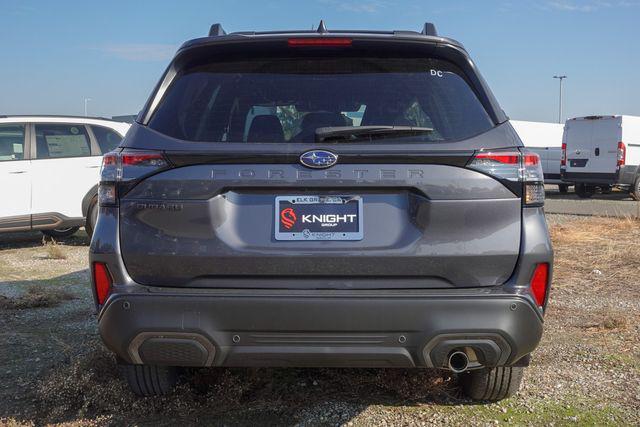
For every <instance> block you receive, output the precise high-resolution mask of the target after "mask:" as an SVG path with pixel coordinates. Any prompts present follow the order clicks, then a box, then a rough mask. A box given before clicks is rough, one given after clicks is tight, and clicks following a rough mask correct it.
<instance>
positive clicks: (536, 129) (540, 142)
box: [511, 120, 571, 192]
mask: <svg viewBox="0 0 640 427" xmlns="http://www.w3.org/2000/svg"><path fill="white" fill-rule="evenodd" d="M511 125H512V126H513V127H514V129H515V130H516V132H518V135H519V136H520V139H521V140H522V143H523V144H524V146H525V147H527V148H528V149H529V150H531V151H533V152H534V153H537V154H538V155H539V156H540V161H541V162H542V171H543V172H544V182H545V184H557V185H558V187H559V188H560V191H561V192H566V191H567V188H568V186H569V185H571V183H570V182H563V181H562V180H561V177H560V158H561V156H562V132H563V129H564V125H562V124H558V123H544V122H527V121H520V120H511Z"/></svg>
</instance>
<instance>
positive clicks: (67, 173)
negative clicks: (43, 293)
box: [0, 116, 130, 237]
mask: <svg viewBox="0 0 640 427" xmlns="http://www.w3.org/2000/svg"><path fill="white" fill-rule="evenodd" d="M129 126H130V125H129V124H128V123H122V122H115V121H112V120H108V119H100V118H85V117H65V116H0V201H1V202H0V233H2V232H9V231H25V230H40V231H42V232H43V233H45V234H47V235H51V236H54V237H65V236H69V235H71V234H73V233H75V232H76V231H77V230H78V228H79V227H81V226H85V227H86V230H87V233H88V234H89V235H91V234H92V232H93V226H94V224H95V219H96V217H97V209H96V196H97V188H98V181H99V180H100V165H101V161H102V154H103V153H106V152H108V151H111V150H113V149H114V148H115V147H117V146H118V144H119V143H120V141H121V140H122V137H123V136H124V134H125V133H126V132H127V130H128V129H129ZM85 218H86V220H85Z"/></svg>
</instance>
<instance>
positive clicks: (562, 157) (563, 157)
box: [560, 142, 567, 167]
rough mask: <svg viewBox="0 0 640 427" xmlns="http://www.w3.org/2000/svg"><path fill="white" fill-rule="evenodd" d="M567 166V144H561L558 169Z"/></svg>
mask: <svg viewBox="0 0 640 427" xmlns="http://www.w3.org/2000/svg"><path fill="white" fill-rule="evenodd" d="M566 166H567V143H566V142H563V143H562V153H561V154H560V167H566Z"/></svg>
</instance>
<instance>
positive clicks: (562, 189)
mask: <svg viewBox="0 0 640 427" xmlns="http://www.w3.org/2000/svg"><path fill="white" fill-rule="evenodd" d="M558 191H560V193H562V194H565V193H566V192H568V191H569V186H568V185H567V184H560V185H558Z"/></svg>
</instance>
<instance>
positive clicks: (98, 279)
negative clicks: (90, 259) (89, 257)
mask: <svg viewBox="0 0 640 427" xmlns="http://www.w3.org/2000/svg"><path fill="white" fill-rule="evenodd" d="M93 286H94V287H95V290H96V299H97V300H98V304H99V305H102V304H104V302H105V301H106V300H107V297H108V296H109V291H111V275H110V274H109V270H107V266H106V265H105V264H104V263H102V262H94V263H93Z"/></svg>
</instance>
